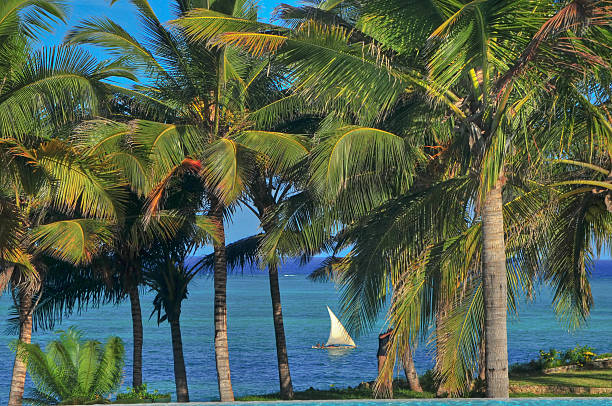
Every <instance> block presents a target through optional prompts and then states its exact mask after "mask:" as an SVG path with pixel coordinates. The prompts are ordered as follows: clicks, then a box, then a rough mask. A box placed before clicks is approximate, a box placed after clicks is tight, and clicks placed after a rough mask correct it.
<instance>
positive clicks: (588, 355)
mask: <svg viewBox="0 0 612 406" xmlns="http://www.w3.org/2000/svg"><path fill="white" fill-rule="evenodd" d="M596 357H597V354H595V353H594V352H593V348H591V347H589V346H587V345H585V346H582V347H581V346H579V345H578V346H576V348H574V349H571V350H567V351H566V352H564V353H563V356H562V357H561V359H562V362H563V365H578V366H581V367H582V366H584V365H585V364H586V363H587V362H590V361H592V360H593V359H595V358H596Z"/></svg>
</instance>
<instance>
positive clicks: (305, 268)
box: [187, 257, 327, 275]
mask: <svg viewBox="0 0 612 406" xmlns="http://www.w3.org/2000/svg"><path fill="white" fill-rule="evenodd" d="M326 258H327V257H314V258H312V259H311V260H310V262H308V263H307V264H305V265H302V264H301V263H300V259H299V258H292V259H288V260H286V261H285V263H283V264H282V265H281V267H280V270H279V271H280V272H279V273H280V274H284V275H308V274H310V273H311V272H312V271H314V270H315V269H316V268H318V267H319V266H320V265H321V263H322V262H323V261H324V260H325V259H326ZM199 259H200V257H191V258H189V259H188V260H187V264H189V265H191V264H194V263H195V262H197V261H198V260H199ZM232 273H234V274H240V273H244V274H247V275H248V274H258V273H263V271H262V270H261V269H259V268H258V267H257V266H253V267H249V266H246V267H245V269H240V268H237V269H232Z"/></svg>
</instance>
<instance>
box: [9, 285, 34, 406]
mask: <svg viewBox="0 0 612 406" xmlns="http://www.w3.org/2000/svg"><path fill="white" fill-rule="evenodd" d="M31 342H32V294H31V293H29V292H25V291H21V290H20V292H19V343H24V344H30V343H31ZM26 370H27V362H26V361H25V360H23V359H22V358H21V357H19V356H18V355H15V364H13V377H12V380H11V392H10V394H9V402H8V404H9V406H20V405H21V402H22V399H23V391H24V388H25V379H26Z"/></svg>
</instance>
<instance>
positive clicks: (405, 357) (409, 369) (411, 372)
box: [402, 346, 423, 392]
mask: <svg viewBox="0 0 612 406" xmlns="http://www.w3.org/2000/svg"><path fill="white" fill-rule="evenodd" d="M402 364H403V366H404V373H405V374H406V381H407V382H408V386H409V387H410V390H411V391H415V392H423V388H421V383H420V382H419V375H418V374H417V371H416V368H415V367H414V358H413V357H412V348H410V346H407V347H406V348H405V349H404V353H403V354H402Z"/></svg>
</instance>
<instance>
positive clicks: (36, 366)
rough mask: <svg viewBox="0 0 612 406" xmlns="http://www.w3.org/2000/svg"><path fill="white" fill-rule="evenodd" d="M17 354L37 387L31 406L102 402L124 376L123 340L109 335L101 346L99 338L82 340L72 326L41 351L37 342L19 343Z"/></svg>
mask: <svg viewBox="0 0 612 406" xmlns="http://www.w3.org/2000/svg"><path fill="white" fill-rule="evenodd" d="M16 351H17V354H18V357H20V358H22V359H23V360H24V362H27V364H28V371H29V372H30V375H31V376H32V378H33V380H34V383H35V386H36V389H34V390H33V391H32V396H31V397H30V398H27V399H24V400H25V402H26V403H29V404H33V405H59V404H62V405H83V404H90V403H94V402H95V403H99V402H103V401H104V398H105V397H106V396H108V395H110V394H111V393H112V392H114V391H115V390H117V389H118V388H119V385H120V384H121V377H122V375H123V357H124V349H123V343H122V342H121V339H120V338H119V337H110V338H109V339H108V341H107V342H106V344H105V345H104V346H103V347H102V346H101V344H100V342H98V341H86V342H83V340H82V333H81V332H79V331H78V330H75V329H69V330H67V331H61V332H60V338H59V340H56V341H52V342H50V343H49V344H48V345H47V348H46V351H45V352H43V351H42V350H41V348H40V346H39V345H38V344H29V343H28V344H26V343H20V344H18V346H17V348H16Z"/></svg>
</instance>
